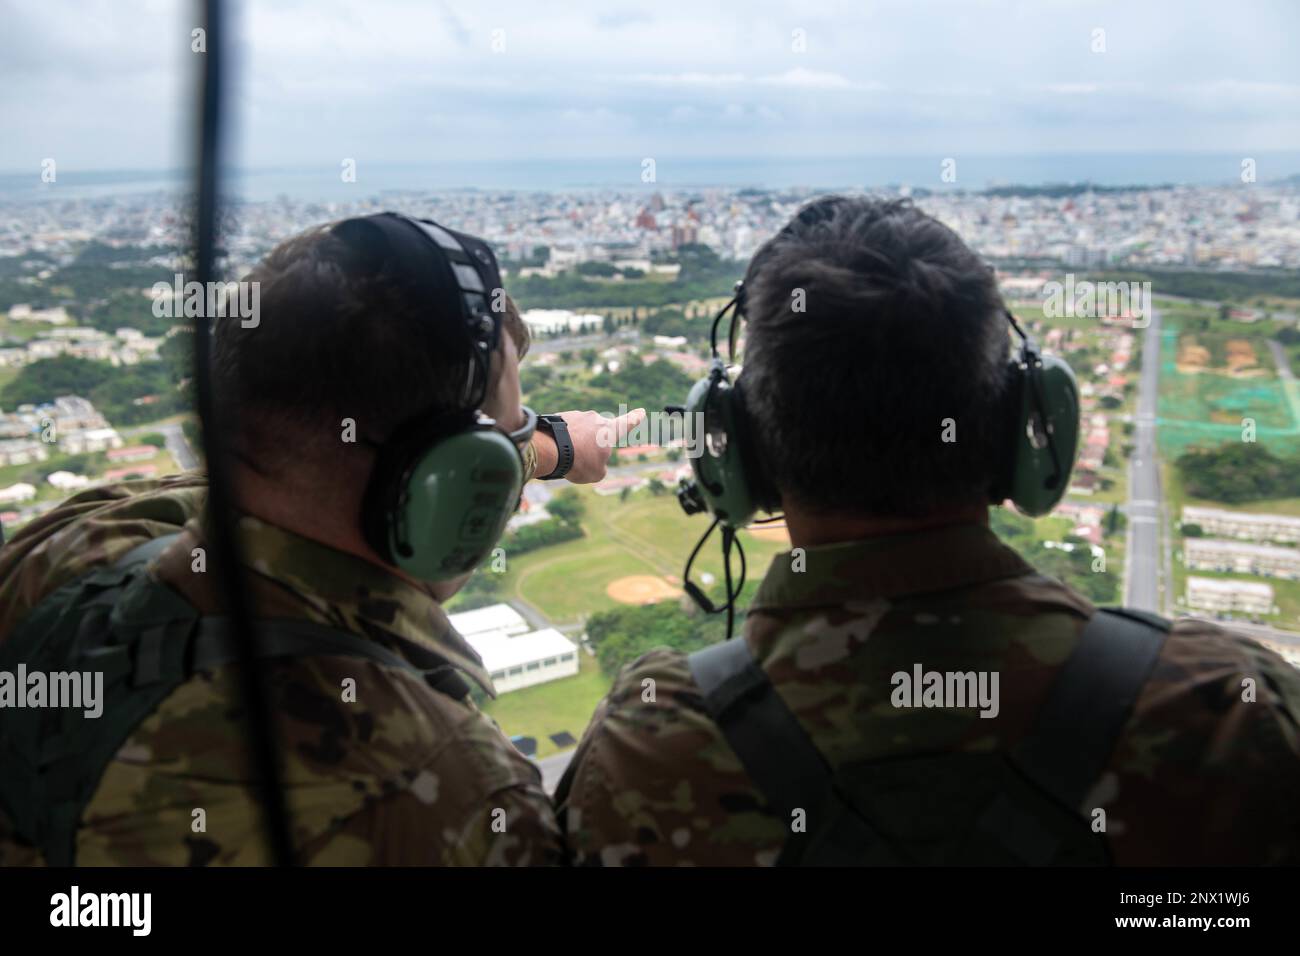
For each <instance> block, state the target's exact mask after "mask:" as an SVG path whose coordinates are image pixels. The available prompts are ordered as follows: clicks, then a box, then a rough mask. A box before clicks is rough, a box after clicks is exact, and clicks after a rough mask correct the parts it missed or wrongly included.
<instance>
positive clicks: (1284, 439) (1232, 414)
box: [1159, 323, 1300, 458]
mask: <svg viewBox="0 0 1300 956" xmlns="http://www.w3.org/2000/svg"><path fill="white" fill-rule="evenodd" d="M1179 334H1180V333H1179V329H1178V326H1177V324H1176V323H1175V324H1171V326H1170V327H1169V328H1163V329H1162V331H1161V338H1162V342H1161V356H1160V358H1161V367H1160V399H1159V417H1160V428H1159V440H1160V450H1161V453H1162V454H1164V455H1165V456H1167V457H1169V458H1175V457H1177V456H1178V455H1179V454H1181V453H1182V452H1183V451H1185V450H1186V449H1187V448H1188V447H1190V446H1193V445H1201V446H1214V445H1218V444H1222V443H1223V442H1225V441H1233V440H1236V441H1240V440H1241V437H1242V427H1243V426H1242V421H1243V419H1247V418H1249V419H1253V420H1254V423H1255V428H1256V435H1257V439H1258V440H1259V441H1262V442H1267V443H1269V445H1270V446H1272V447H1274V450H1275V451H1276V452H1277V453H1279V454H1291V453H1294V452H1295V451H1296V450H1297V449H1300V421H1298V420H1297V418H1298V416H1297V412H1296V407H1297V405H1300V397H1298V396H1297V395H1296V394H1294V392H1295V391H1296V389H1297V386H1296V385H1295V384H1294V383H1293V384H1291V385H1290V386H1289V387H1288V386H1286V385H1284V384H1283V382H1282V381H1281V380H1280V379H1278V378H1277V377H1276V376H1275V375H1272V374H1270V376H1267V377H1260V378H1234V377H1232V376H1229V375H1225V374H1220V373H1217V372H1202V373H1200V374H1188V373H1184V372H1182V371H1179V369H1178V367H1177V364H1176V358H1177V350H1178V340H1179ZM1256 349H1257V351H1260V352H1261V361H1262V362H1264V363H1267V365H1268V367H1269V368H1270V371H1271V370H1272V369H1273V368H1274V366H1273V363H1272V360H1271V357H1270V356H1268V355H1267V354H1266V353H1265V349H1264V346H1263V344H1262V343H1256ZM1288 389H1289V390H1288Z"/></svg>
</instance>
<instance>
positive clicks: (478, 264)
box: [332, 212, 502, 410]
mask: <svg viewBox="0 0 1300 956" xmlns="http://www.w3.org/2000/svg"><path fill="white" fill-rule="evenodd" d="M374 230H378V232H379V233H380V235H381V236H382V239H383V241H382V242H376V241H375V235H374ZM332 231H333V232H334V233H335V234H336V235H338V236H339V237H340V238H342V239H343V240H344V242H346V243H348V245H349V246H351V247H352V248H353V249H354V250H355V251H356V253H357V255H358V259H359V261H360V263H361V265H362V267H363V268H365V269H367V270H368V271H370V272H378V271H379V270H380V269H382V268H383V266H384V264H385V262H387V261H391V262H393V263H394V264H395V265H396V267H397V269H396V271H397V272H398V274H400V275H401V276H402V277H403V278H404V279H405V280H406V281H408V282H410V283H411V284H412V285H413V286H414V288H415V294H416V296H418V297H419V298H420V299H421V300H422V301H425V302H429V303H430V304H431V307H432V308H434V309H437V308H438V307H439V306H442V307H444V308H448V309H454V310H455V311H456V312H458V313H459V314H460V316H461V320H462V328H464V330H465V333H466V335H467V337H468V344H469V346H470V349H471V354H470V360H469V368H468V370H467V375H466V381H465V394H464V400H465V405H466V406H467V407H468V408H469V409H471V410H472V409H476V408H478V407H479V405H481V404H482V402H483V399H484V398H485V397H486V395H487V384H488V383H487V378H488V367H489V363H490V360H491V355H492V352H493V351H495V350H496V347H497V344H498V343H499V341H500V337H501V317H500V314H499V313H496V312H494V311H493V309H492V304H493V301H494V300H495V299H496V297H497V294H498V292H499V290H500V289H501V288H502V286H501V270H500V268H499V267H498V265H497V260H496V256H495V255H493V254H492V250H491V248H489V246H488V244H487V243H486V242H484V241H483V240H482V239H479V238H477V237H475V236H470V235H467V234H465V233H461V232H456V231H455V230H453V229H447V228H446V227H444V226H440V225H438V224H437V223H436V222H434V221H433V220H431V219H414V218H412V217H410V216H405V215H403V214H401V213H395V212H383V213H376V214H375V215H372V216H363V217H359V218H356V219H347V220H344V221H343V222H341V223H338V224H337V225H336V226H334V228H333V230H332ZM431 243H432V245H433V247H436V249H437V253H436V254H434V255H430V252H431V251H432V250H431V248H430V244H431Z"/></svg>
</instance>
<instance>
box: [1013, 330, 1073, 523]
mask: <svg viewBox="0 0 1300 956" xmlns="http://www.w3.org/2000/svg"><path fill="white" fill-rule="evenodd" d="M1039 361H1040V363H1041V364H1040V366H1039V367H1038V368H1036V369H1028V368H1017V369H1016V371H1015V373H1014V374H1016V375H1017V376H1018V377H1019V385H1018V387H1017V389H1016V391H1017V393H1018V401H1017V402H1016V404H1015V405H1014V406H1013V409H1014V417H1013V419H1012V421H1013V424H1014V427H1015V433H1014V435H1013V436H1012V443H1011V448H1010V453H1009V457H1008V461H1007V463H1008V465H1009V471H1008V473H1007V485H1006V489H1007V491H1006V497H1009V498H1010V499H1011V500H1012V502H1013V503H1014V504H1015V506H1016V508H1017V509H1018V510H1020V511H1021V512H1023V513H1024V514H1027V515H1030V516H1031V517H1038V516H1040V515H1045V514H1047V513H1048V512H1049V511H1051V510H1052V509H1053V508H1054V507H1056V505H1057V504H1058V503H1059V502H1060V500H1061V499H1062V498H1063V497H1064V496H1065V492H1066V490H1067V489H1068V488H1069V485H1070V471H1071V469H1072V468H1073V467H1074V457H1075V454H1076V453H1077V451H1078V447H1079V386H1078V383H1077V382H1076V381H1075V378H1074V372H1073V371H1072V370H1071V368H1070V366H1069V365H1068V364H1066V363H1065V362H1064V361H1062V360H1061V359H1059V358H1057V357H1056V356H1053V355H1044V356H1042V357H1041V358H1040V360H1039Z"/></svg>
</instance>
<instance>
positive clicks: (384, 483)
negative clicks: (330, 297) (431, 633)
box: [332, 213, 537, 582]
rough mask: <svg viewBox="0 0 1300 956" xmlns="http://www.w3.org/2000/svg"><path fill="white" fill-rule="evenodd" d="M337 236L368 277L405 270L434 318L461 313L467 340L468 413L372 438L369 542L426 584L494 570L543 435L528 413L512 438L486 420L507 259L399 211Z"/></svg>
mask: <svg viewBox="0 0 1300 956" xmlns="http://www.w3.org/2000/svg"><path fill="white" fill-rule="evenodd" d="M332 231H333V232H334V233H335V234H336V235H338V236H339V237H340V238H342V239H343V240H344V241H345V242H346V243H348V244H349V246H350V247H352V248H353V249H354V250H356V251H357V253H358V255H359V256H360V257H361V258H362V259H363V263H362V264H363V267H364V268H367V269H369V270H371V271H374V272H379V271H380V270H381V269H386V268H391V269H395V270H396V271H397V273H398V274H400V275H401V276H402V277H403V278H404V279H407V280H408V281H409V282H410V283H411V284H412V286H413V287H414V289H415V293H416V294H417V295H419V296H420V297H421V298H422V299H423V300H424V301H427V302H429V303H430V310H431V311H441V310H451V311H452V312H453V313H458V314H459V317H460V320H461V322H460V326H461V327H462V328H463V329H464V331H465V333H466V341H465V342H464V343H463V344H464V346H465V347H466V351H467V354H468V363H467V364H468V369H467V379H466V385H465V393H464V395H465V401H464V404H463V407H462V408H461V409H459V410H456V411H453V412H450V413H442V414H431V413H429V412H423V413H420V414H417V415H414V416H412V417H411V418H410V419H408V420H407V421H406V422H404V423H403V424H402V425H400V426H399V427H398V428H397V429H395V430H394V432H393V434H391V435H389V436H388V437H387V438H385V439H383V440H382V441H374V440H367V443H368V444H370V445H371V446H372V447H373V448H374V449H375V462H374V467H373V469H372V471H371V475H370V480H369V483H368V484H367V486H366V491H365V495H364V498H363V500H362V506H361V528H362V532H363V533H364V535H365V539H366V542H367V543H368V544H369V545H370V547H371V548H373V549H374V550H375V552H376V553H377V554H378V555H379V556H380V557H381V558H383V559H384V560H385V561H387V562H388V563H390V564H393V565H395V566H396V567H398V568H400V569H401V570H402V571H404V572H406V573H407V574H409V575H411V576H412V577H414V578H417V579H419V580H422V581H429V582H436V581H443V580H447V579H448V578H453V577H457V576H459V575H462V574H465V573H467V572H469V571H472V570H473V569H474V568H475V567H477V566H478V565H479V564H480V563H481V562H482V561H483V559H484V558H485V557H486V556H487V555H488V553H489V552H490V550H491V549H492V547H493V546H494V545H495V544H496V543H497V541H498V540H499V539H500V537H501V533H502V532H503V531H504V530H505V525H506V522H507V521H508V520H509V519H510V516H511V514H512V513H513V512H514V511H515V509H516V508H517V507H518V506H519V497H520V493H521V491H522V488H523V478H524V465H523V458H522V455H521V453H520V446H521V445H523V444H524V443H526V442H527V441H528V440H529V438H531V436H532V432H533V429H535V428H536V426H537V416H536V415H535V414H534V413H533V412H532V410H531V409H528V408H525V409H524V412H525V419H526V420H525V422H524V425H523V426H522V427H521V428H519V429H516V430H515V431H514V432H511V433H506V432H504V431H502V430H501V429H500V428H499V427H498V426H497V423H496V422H494V421H493V420H492V419H490V418H488V417H487V416H485V415H483V413H482V412H481V411H480V406H481V404H482V402H483V399H484V398H485V397H486V395H487V388H488V379H489V374H488V370H489V368H490V363H491V356H492V353H493V351H494V350H495V349H496V347H497V344H498V342H499V340H500V336H501V317H500V315H498V314H497V313H496V312H494V311H493V310H492V308H491V299H490V297H493V296H494V295H495V294H496V293H497V291H498V290H500V289H501V274H500V270H499V268H498V267H497V262H496V257H495V256H494V255H493V254H492V250H491V249H490V248H488V246H487V244H486V243H484V242H483V241H482V240H480V239H477V238H475V237H473V236H468V235H465V234H463V233H458V232H454V231H452V230H450V229H446V228H444V227H442V226H439V225H438V224H437V223H435V222H432V221H431V220H419V219H412V218H409V217H407V216H403V215H400V214H398V213H380V214H377V215H374V216H366V217H361V218H357V219H349V220H345V221H344V222H341V223H339V224H337V225H336V226H334V227H333V230H332ZM434 328H437V329H438V332H439V335H440V336H441V337H442V339H440V344H438V345H437V346H436V347H439V348H444V349H445V348H448V347H449V346H448V344H447V341H446V340H445V339H446V337H447V335H448V330H447V328H446V323H445V322H441V323H434V322H433V321H432V320H431V329H434ZM431 338H432V337H431ZM453 347H454V346H453Z"/></svg>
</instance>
